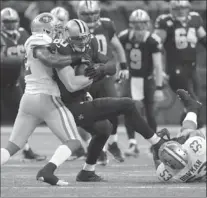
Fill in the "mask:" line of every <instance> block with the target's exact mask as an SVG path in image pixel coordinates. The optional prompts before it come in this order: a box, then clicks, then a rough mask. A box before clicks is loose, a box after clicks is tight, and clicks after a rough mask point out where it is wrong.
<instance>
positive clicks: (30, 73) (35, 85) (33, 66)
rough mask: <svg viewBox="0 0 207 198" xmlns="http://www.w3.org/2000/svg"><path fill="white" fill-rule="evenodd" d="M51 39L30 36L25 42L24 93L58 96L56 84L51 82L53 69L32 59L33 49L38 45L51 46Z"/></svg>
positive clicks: (44, 35) (38, 35) (41, 36)
mask: <svg viewBox="0 0 207 198" xmlns="http://www.w3.org/2000/svg"><path fill="white" fill-rule="evenodd" d="M51 42H52V39H51V38H50V37H49V36H47V35H46V34H36V35H32V36H30V37H29V38H28V39H27V41H26V42H25V50H26V57H27V62H26V64H25V67H26V72H25V73H26V75H25V83H26V88H25V93H29V94H38V93H44V94H48V95H53V96H57V97H59V96H60V91H59V88H58V85H57V83H56V82H55V81H54V80H53V74H54V73H53V69H52V68H49V67H46V66H45V65H44V64H43V63H42V62H41V61H40V60H38V59H36V58H34V56H33V48H34V47H35V46H38V45H48V44H51Z"/></svg>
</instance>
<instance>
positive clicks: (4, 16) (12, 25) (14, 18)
mask: <svg viewBox="0 0 207 198" xmlns="http://www.w3.org/2000/svg"><path fill="white" fill-rule="evenodd" d="M19 22H20V21H19V15H18V13H17V11H16V10H14V9H12V8H4V9H3V10H1V31H4V32H5V33H7V34H9V35H13V34H15V33H17V31H18V28H19Z"/></svg>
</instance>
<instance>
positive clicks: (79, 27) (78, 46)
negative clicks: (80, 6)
mask: <svg viewBox="0 0 207 198" xmlns="http://www.w3.org/2000/svg"><path fill="white" fill-rule="evenodd" d="M64 35H65V40H66V41H67V42H68V43H69V44H70V45H71V46H72V48H73V49H74V50H75V51H77V52H84V51H85V49H86V46H87V45H88V44H89V42H90V41H91V34H90V30H89V28H88V26H87V25H86V23H85V22H84V21H81V20H79V19H72V20H70V21H68V22H67V23H66V25H65V33H64Z"/></svg>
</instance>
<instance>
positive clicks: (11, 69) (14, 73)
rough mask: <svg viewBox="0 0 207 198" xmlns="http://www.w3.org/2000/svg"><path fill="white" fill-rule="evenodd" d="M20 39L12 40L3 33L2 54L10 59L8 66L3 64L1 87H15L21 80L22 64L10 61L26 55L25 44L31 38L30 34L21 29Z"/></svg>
mask: <svg viewBox="0 0 207 198" xmlns="http://www.w3.org/2000/svg"><path fill="white" fill-rule="evenodd" d="M18 32H19V34H20V37H19V38H18V40H11V39H10V38H9V37H8V36H7V35H6V34H5V33H4V32H1V53H2V55H3V56H4V57H5V58H7V59H8V62H7V64H5V63H1V86H7V85H14V84H16V82H17V79H18V78H19V75H20V72H21V67H22V64H17V63H16V62H14V61H11V62H10V61H9V59H11V58H12V57H19V58H20V60H21V59H22V56H23V55H24V54H25V49H24V43H25V41H26V40H27V38H28V37H29V35H28V33H27V32H26V31H25V30H24V29H23V28H19V31H18Z"/></svg>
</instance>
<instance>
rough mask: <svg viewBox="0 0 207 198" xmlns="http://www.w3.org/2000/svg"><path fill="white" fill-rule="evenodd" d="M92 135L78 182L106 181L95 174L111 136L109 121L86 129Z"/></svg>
mask: <svg viewBox="0 0 207 198" xmlns="http://www.w3.org/2000/svg"><path fill="white" fill-rule="evenodd" d="M84 128H85V129H86V130H87V131H90V133H91V134H92V139H91V141H90V143H89V146H88V155H87V159H86V163H85V164H84V166H83V169H82V170H81V171H80V172H79V173H78V175H77V177H76V181H82V182H98V181H104V180H103V179H102V178H101V177H100V176H98V175H96V174H95V165H96V162H97V159H98V157H99V155H100V153H101V151H102V149H103V147H104V145H105V143H106V141H107V139H108V138H109V136H110V134H111V130H112V126H111V124H110V123H109V121H107V120H104V121H99V122H96V123H95V124H94V125H93V126H88V127H84Z"/></svg>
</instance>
